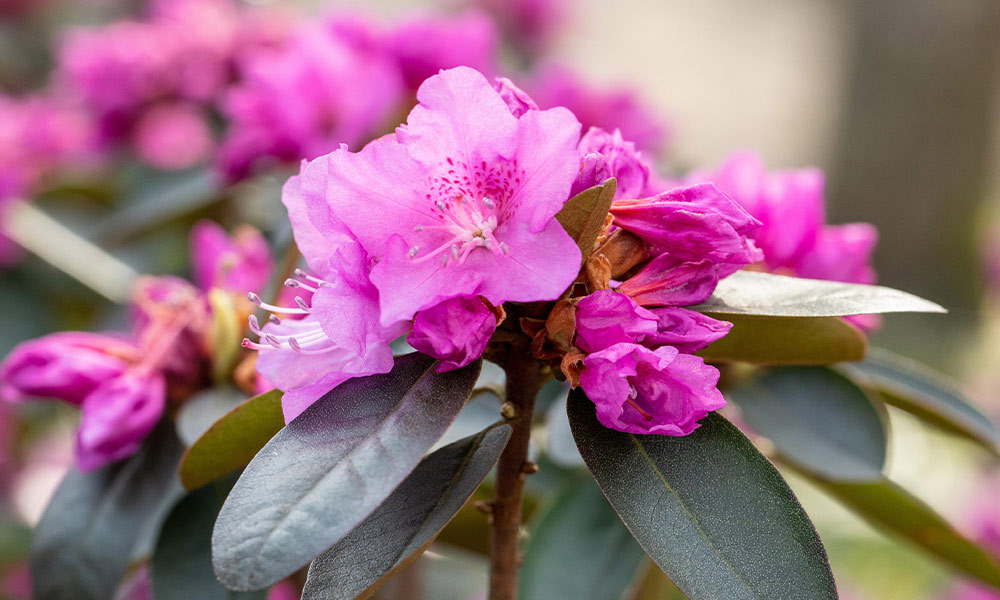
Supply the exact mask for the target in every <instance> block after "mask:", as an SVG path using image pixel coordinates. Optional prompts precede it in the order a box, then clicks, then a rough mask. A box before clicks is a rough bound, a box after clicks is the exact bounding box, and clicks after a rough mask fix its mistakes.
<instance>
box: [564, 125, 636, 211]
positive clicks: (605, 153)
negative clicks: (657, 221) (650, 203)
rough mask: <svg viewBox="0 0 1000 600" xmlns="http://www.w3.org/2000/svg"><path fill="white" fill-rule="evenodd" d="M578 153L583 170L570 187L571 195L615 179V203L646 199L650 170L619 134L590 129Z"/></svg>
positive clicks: (596, 128) (595, 128)
mask: <svg viewBox="0 0 1000 600" xmlns="http://www.w3.org/2000/svg"><path fill="white" fill-rule="evenodd" d="M579 151H580V155H581V156H582V157H583V164H584V167H583V168H581V170H580V174H579V175H578V176H577V179H576V182H575V183H574V185H573V191H574V192H581V191H583V190H585V189H587V188H589V187H593V186H595V185H600V184H602V183H604V180H606V179H608V178H609V177H614V178H615V179H616V180H617V187H616V188H615V199H616V200H628V199H635V198H642V197H644V196H645V192H646V189H647V187H648V185H649V172H650V168H649V166H648V165H647V164H646V162H645V160H644V159H643V157H642V153H640V152H639V151H638V150H636V148H635V144H633V143H632V142H628V141H625V139H623V138H622V133H621V131H620V130H618V129H615V130H614V133H608V132H607V131H604V130H603V129H601V128H599V127H591V128H590V131H588V132H587V134H586V135H584V136H583V138H581V139H580V146H579Z"/></svg>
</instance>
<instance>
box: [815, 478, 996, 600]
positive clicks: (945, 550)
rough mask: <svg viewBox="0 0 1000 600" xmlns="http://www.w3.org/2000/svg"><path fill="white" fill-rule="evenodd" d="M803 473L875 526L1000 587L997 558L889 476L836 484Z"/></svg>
mask: <svg viewBox="0 0 1000 600" xmlns="http://www.w3.org/2000/svg"><path fill="white" fill-rule="evenodd" d="M804 474H805V475H806V476H807V477H811V478H812V479H813V480H814V481H815V482H816V483H817V484H818V485H819V486H820V487H821V488H822V489H824V490H825V491H826V492H827V493H829V494H830V495H831V496H833V497H834V498H836V499H837V500H839V501H840V502H841V503H843V504H844V505H845V506H847V507H848V508H850V509H851V510H853V511H854V512H856V513H857V514H858V515H860V516H861V517H863V518H864V519H865V520H866V521H868V522H869V523H871V524H872V525H874V526H875V527H878V528H880V529H882V530H885V531H888V532H890V533H893V534H896V535H899V536H902V537H903V538H906V539H908V540H910V541H911V542H913V543H915V544H916V545H918V546H920V547H921V548H923V549H924V550H925V551H927V552H929V553H930V554H931V555H933V556H934V557H935V558H937V559H938V560H940V561H941V562H943V563H945V564H947V565H949V566H951V567H952V568H954V569H957V570H958V571H959V572H961V573H964V574H965V575H968V576H970V577H974V578H976V579H978V580H980V581H982V582H984V583H988V584H990V585H992V586H994V587H996V588H1000V565H998V564H997V562H996V559H995V558H994V557H992V556H990V555H989V554H988V553H986V552H985V551H983V550H982V549H981V548H979V546H977V545H976V544H974V543H973V542H971V541H969V540H968V539H967V538H965V537H963V536H962V535H961V534H959V533H958V532H957V531H955V529H954V528H953V527H952V526H951V525H950V524H948V522H947V521H945V520H944V519H943V518H942V517H941V516H940V515H938V514H937V513H935V512H934V510H933V509H931V508H930V507H929V506H927V505H926V504H924V503H923V502H922V501H921V500H920V499H918V498H915V497H914V496H912V495H910V494H909V493H908V492H907V491H906V490H904V489H902V488H901V487H899V486H898V485H896V484H894V483H892V482H891V481H889V480H888V479H883V480H882V481H880V482H874V483H834V482H831V481H826V480H824V479H822V478H819V477H816V476H815V475H813V474H810V473H808V472H804Z"/></svg>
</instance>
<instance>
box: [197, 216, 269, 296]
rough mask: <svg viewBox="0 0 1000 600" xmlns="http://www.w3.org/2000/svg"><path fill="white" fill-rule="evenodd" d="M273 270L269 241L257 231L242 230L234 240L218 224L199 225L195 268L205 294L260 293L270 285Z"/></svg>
mask: <svg viewBox="0 0 1000 600" xmlns="http://www.w3.org/2000/svg"><path fill="white" fill-rule="evenodd" d="M273 267H274V261H273V260H272V259H271V250H270V248H268V246H267V240H265V239H264V236H262V235H261V234H260V232H259V231H257V230H256V229H253V228H251V227H241V228H239V229H237V230H236V231H234V232H233V235H232V236H231V237H230V236H229V235H228V234H227V233H226V231H225V230H224V229H222V227H220V226H219V225H218V224H216V223H214V222H212V221H199V222H198V223H195V226H194V228H193V229H192V230H191V268H192V271H193V278H194V282H195V284H197V286H198V287H200V288H201V289H203V290H207V289H210V288H220V289H224V290H228V291H233V292H242V293H247V292H251V291H253V290H258V289H261V288H263V287H264V286H265V285H267V280H268V278H269V277H270V276H271V269H272V268H273Z"/></svg>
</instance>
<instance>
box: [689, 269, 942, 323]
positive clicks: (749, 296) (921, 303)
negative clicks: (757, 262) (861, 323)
mask: <svg viewBox="0 0 1000 600" xmlns="http://www.w3.org/2000/svg"><path fill="white" fill-rule="evenodd" d="M692 308H693V309H695V310H698V311H702V312H708V313H718V314H720V315H759V316H770V317H843V316H847V315H864V314H873V313H893V312H938V313H943V312H947V311H946V310H945V309H944V308H942V307H941V306H939V305H937V304H935V303H934V302H931V301H929V300H924V299H923V298H919V297H917V296H914V295H913V294H909V293H907V292H902V291H900V290H894V289H892V288H887V287H883V286H880V285H861V284H857V283H841V282H839V281H822V280H819V279H803V278H800V277H786V276H784V275H775V274H773V273H759V272H756V271H738V272H736V273H733V274H732V275H730V276H729V277H726V278H725V279H723V280H722V281H720V282H719V286H718V287H717V288H715V293H713V294H712V297H711V298H709V299H708V300H706V301H705V302H704V303H702V304H699V305H698V306H694V307H692Z"/></svg>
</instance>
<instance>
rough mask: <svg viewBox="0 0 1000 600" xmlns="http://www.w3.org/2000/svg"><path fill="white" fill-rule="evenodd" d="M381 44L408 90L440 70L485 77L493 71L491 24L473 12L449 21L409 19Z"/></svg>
mask: <svg viewBox="0 0 1000 600" xmlns="http://www.w3.org/2000/svg"><path fill="white" fill-rule="evenodd" d="M385 44H386V46H387V47H388V49H389V52H390V53H391V54H392V55H393V56H394V57H395V59H396V62H397V64H398V65H399V70H400V72H401V73H402V75H403V79H404V81H405V82H406V85H407V86H408V87H409V88H411V89H416V88H417V87H419V86H420V84H422V83H423V82H424V80H426V79H427V78H429V77H431V76H433V75H436V74H437V72H438V71H440V70H442V69H451V68H453V67H470V68H473V69H476V70H477V71H480V72H482V73H486V74H487V75H491V74H492V73H493V72H494V70H495V66H494V60H495V58H494V57H495V56H496V54H497V50H496V48H497V35H496V31H495V29H494V26H493V21H492V20H490V18H489V17H487V16H486V15H485V14H483V13H480V12H477V11H468V12H465V13H463V14H460V15H457V16H454V17H450V18H446V17H441V16H435V15H416V16H413V17H411V18H409V19H407V20H405V21H403V22H401V23H399V24H398V25H396V26H395V27H394V28H393V30H392V31H391V32H390V33H389V34H388V36H387V40H386V42H385Z"/></svg>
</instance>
